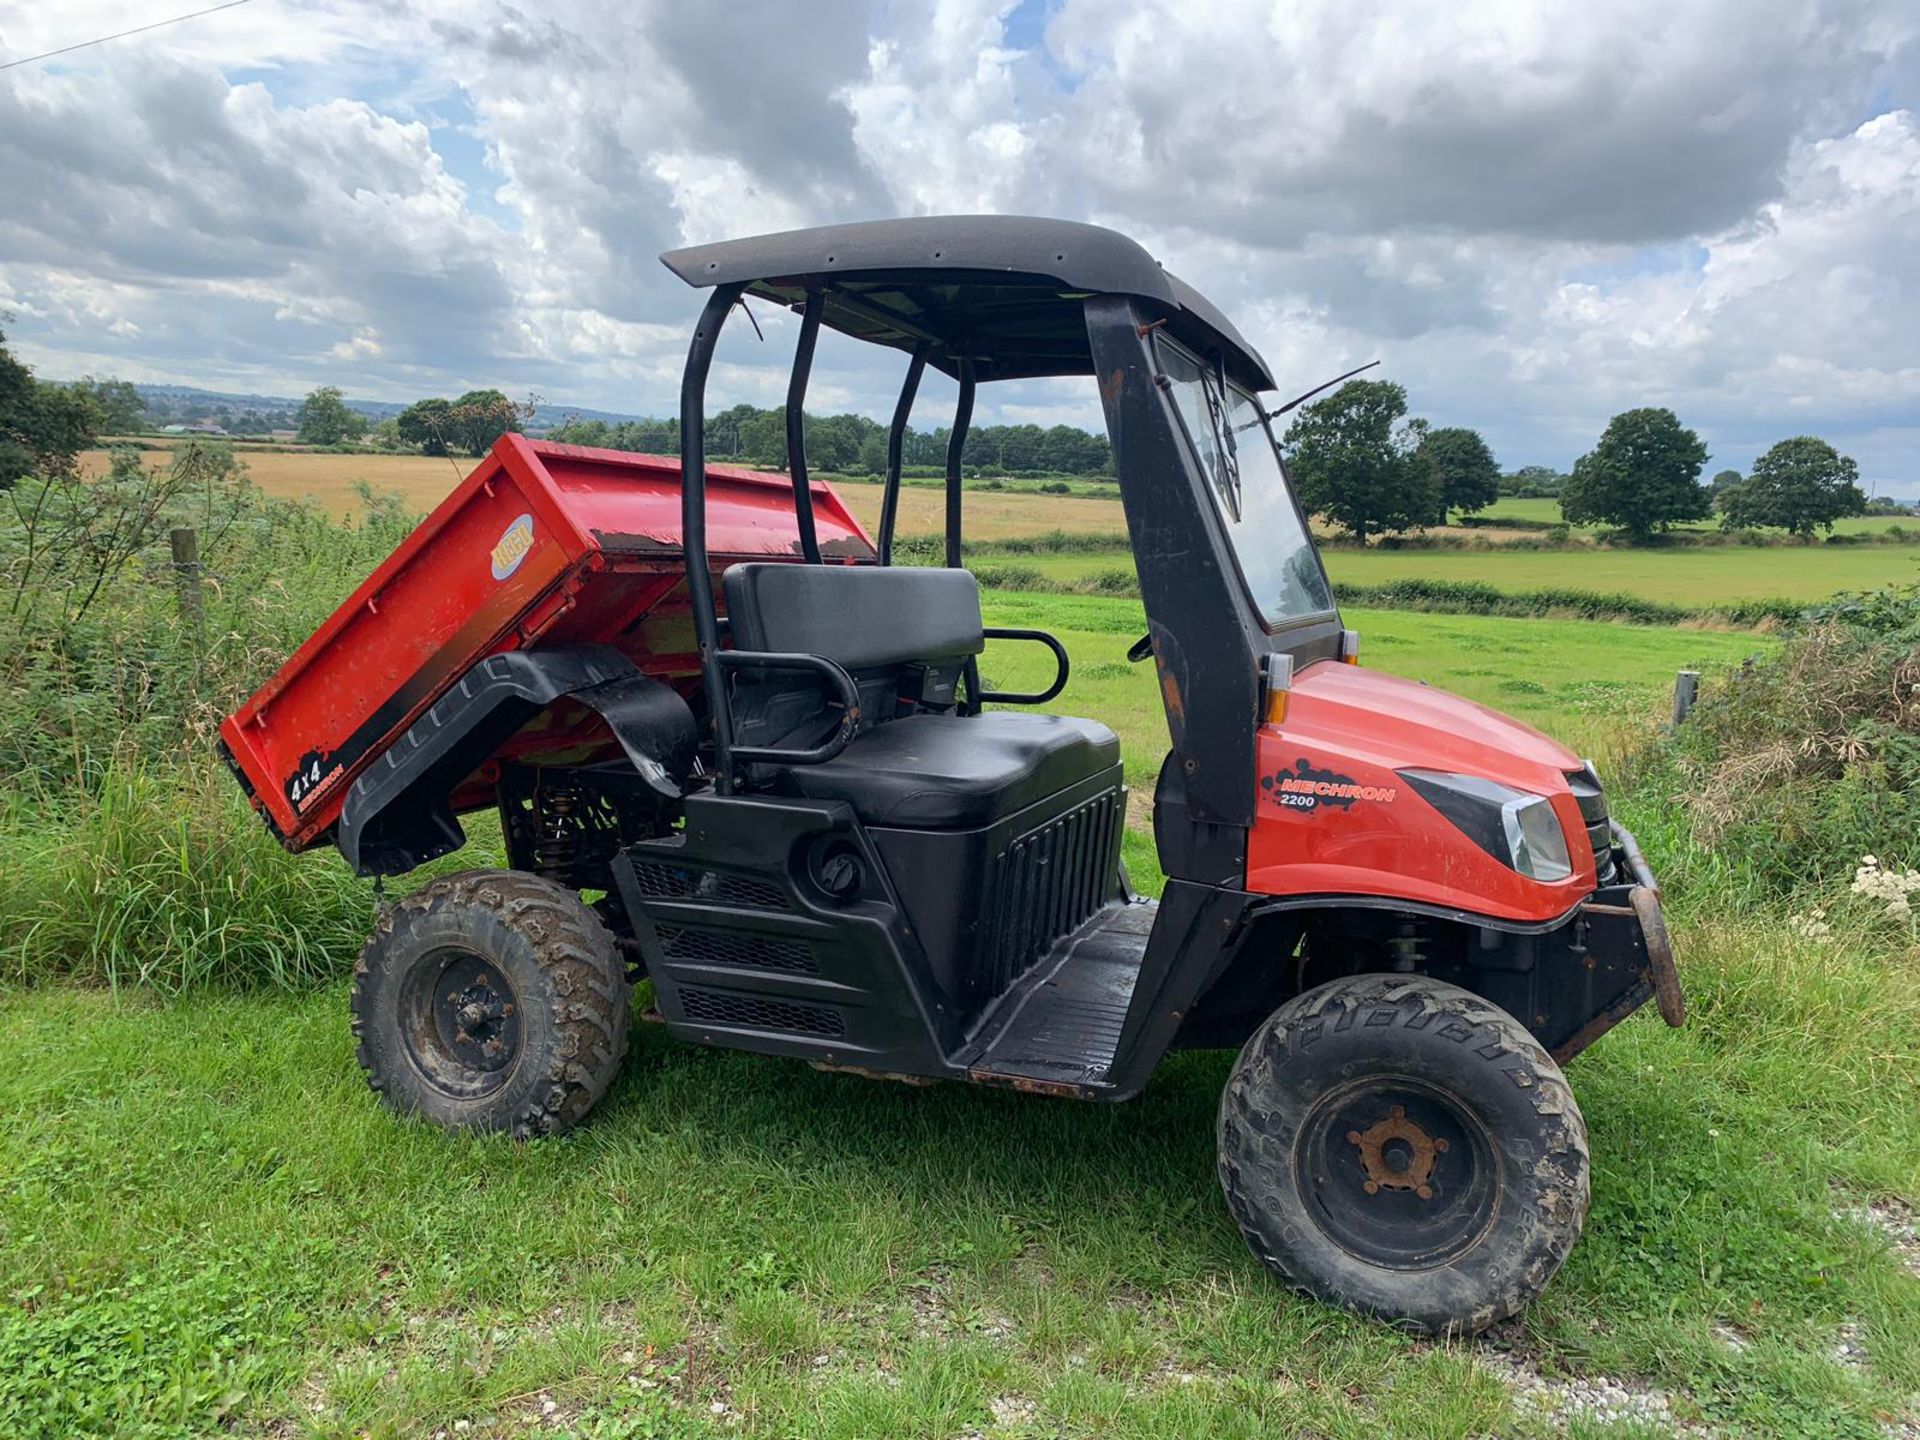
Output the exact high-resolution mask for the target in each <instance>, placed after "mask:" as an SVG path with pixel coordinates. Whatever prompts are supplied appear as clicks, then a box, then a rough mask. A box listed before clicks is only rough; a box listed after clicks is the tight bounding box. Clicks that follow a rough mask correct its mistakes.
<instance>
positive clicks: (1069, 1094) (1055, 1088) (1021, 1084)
mask: <svg viewBox="0 0 1920 1440" xmlns="http://www.w3.org/2000/svg"><path fill="white" fill-rule="evenodd" d="M967 1078H968V1079H969V1080H971V1081H973V1082H974V1083H975V1084H976V1085H1004V1086H1006V1087H1007V1088H1008V1089H1010V1090H1018V1091H1020V1092H1021V1094H1023V1095H1051V1096H1053V1097H1054V1098H1056V1099H1060V1100H1085V1099H1088V1098H1089V1097H1091V1096H1092V1094H1093V1092H1092V1091H1091V1090H1090V1089H1088V1088H1087V1087H1086V1086H1085V1085H1075V1084H1073V1083H1072V1082H1070V1081H1066V1080H1036V1079H1035V1078H1034V1077H1033V1076H1031V1075H1002V1074H1000V1073H999V1072H998V1071H995V1070H969V1071H967Z"/></svg>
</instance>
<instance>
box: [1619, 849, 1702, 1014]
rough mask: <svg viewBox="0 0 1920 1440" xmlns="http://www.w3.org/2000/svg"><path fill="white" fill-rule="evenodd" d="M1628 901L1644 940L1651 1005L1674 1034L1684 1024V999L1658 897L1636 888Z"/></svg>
mask: <svg viewBox="0 0 1920 1440" xmlns="http://www.w3.org/2000/svg"><path fill="white" fill-rule="evenodd" d="M1627 899H1628V901H1629V902H1630V903H1631V904H1632V906H1633V910H1634V913H1635V914H1636V915H1638V916H1639V917H1640V933H1641V934H1642V935H1643V936H1644V937H1645V938H1646V942H1647V969H1648V971H1649V973H1650V975H1651V978H1652V980H1653V1000H1654V1003H1655V1004H1656V1005H1658V1006H1659V1007H1660V1018H1661V1019H1662V1020H1664V1021H1666V1022H1667V1024H1669V1025H1671V1026H1673V1027H1674V1028H1675V1029H1676V1030H1677V1029H1679V1027H1680V1026H1682V1025H1684V1024H1686V1023H1687V998H1686V996H1684V995H1682V994H1681V993H1680V974H1679V972H1678V971H1677V970H1675V969H1674V968H1673V940H1672V937H1670V936H1669V935H1668V934H1667V919H1666V916H1665V915H1663V914H1662V913H1661V910H1660V893H1659V892H1658V891H1657V890H1652V889H1649V888H1648V887H1647V886H1645V885H1636V886H1634V887H1633V889H1632V890H1630V891H1628V892H1627Z"/></svg>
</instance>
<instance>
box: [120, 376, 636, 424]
mask: <svg viewBox="0 0 1920 1440" xmlns="http://www.w3.org/2000/svg"><path fill="white" fill-rule="evenodd" d="M134 388H135V389H136V390H138V391H139V392H140V398H141V399H142V400H143V401H145V402H146V406H147V410H148V412H149V413H150V414H151V415H152V416H153V417H154V418H155V419H160V420H166V421H177V422H179V423H182V424H187V423H191V422H192V421H195V420H218V421H220V422H221V423H223V424H225V423H226V422H227V421H229V420H237V419H239V418H240V417H241V416H243V415H245V416H252V417H255V418H256V419H258V420H259V421H261V422H264V423H262V424H261V425H260V426H259V428H261V429H271V430H291V429H292V428H293V427H294V424H295V423H296V422H295V420H294V418H293V417H294V413H295V412H296V411H297V410H299V408H300V397H299V396H294V395H254V394H246V393H242V392H239V391H233V390H203V389H201V388H200V387H199V386H197V385H143V384H139V383H138V382H136V383H135V385H134ZM344 398H345V399H346V403H347V406H348V408H349V409H351V410H355V411H357V412H359V413H360V414H362V415H364V416H366V417H367V419H368V420H369V421H371V422H372V423H374V424H376V425H377V424H379V423H380V422H381V421H382V420H386V419H389V418H390V417H392V416H395V415H398V414H399V413H400V412H401V411H402V410H404V409H406V408H407V406H409V405H411V404H412V403H413V401H412V400H399V401H396V400H358V399H355V398H354V397H353V396H351V395H349V396H346V397H344ZM416 398H418V397H416ZM644 418H646V417H644V416H640V415H628V414H622V413H620V412H618V411H614V410H591V409H587V408H585V407H583V406H579V405H549V404H544V403H543V404H540V405H536V406H535V407H534V411H533V419H532V420H531V421H529V422H528V426H527V428H528V429H530V430H550V429H552V428H553V427H554V426H556V425H563V424H565V423H566V422H567V421H569V420H604V421H606V422H607V423H608V424H610V425H614V424H619V423H620V422H622V421H630V420H640V419H644ZM227 428H229V429H232V428H235V427H233V426H231V425H229V426H228V427H227ZM247 428H252V427H247Z"/></svg>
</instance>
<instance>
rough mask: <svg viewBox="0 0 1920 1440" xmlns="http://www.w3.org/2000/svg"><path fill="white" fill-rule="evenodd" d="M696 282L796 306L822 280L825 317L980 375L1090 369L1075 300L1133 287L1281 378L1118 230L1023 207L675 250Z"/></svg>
mask: <svg viewBox="0 0 1920 1440" xmlns="http://www.w3.org/2000/svg"><path fill="white" fill-rule="evenodd" d="M660 259H661V261H662V262H663V263H664V264H665V265H666V266H667V268H668V269H670V270H671V271H673V273H674V274H676V275H678V276H679V277H680V278H681V279H682V280H684V281H686V282H687V283H688V284H689V285H693V286H697V287H702V288H704V287H707V286H712V285H744V286H745V287H746V293H747V294H749V295H758V296H761V297H763V298H765V299H768V300H773V301H776V302H778V303H780V304H783V305H790V306H796V307H797V306H798V305H800V304H801V303H802V302H803V301H804V299H805V297H806V294H807V292H808V291H809V290H811V289H815V288H820V289H823V290H824V292H825V294H824V301H823V307H824V308H823V310H822V313H821V323H822V324H824V325H828V326H831V327H832V328H833V329H835V330H839V331H841V332H843V333H844V334H847V335H850V336H853V337H854V338H855V339H858V340H868V341H872V342H874V343H875V344H880V345H890V346H893V347H895V348H897V349H901V350H914V349H916V348H918V347H919V346H921V345H925V346H926V347H927V363H928V364H930V365H933V366H934V367H935V368H937V369H940V370H943V371H945V372H946V373H947V374H949V375H957V374H958V373H959V367H960V364H961V362H962V361H966V362H970V363H971V365H972V367H973V373H974V375H975V377H976V378H977V379H980V380H1013V379H1025V378H1032V377H1039V376H1051V375H1087V374H1091V373H1092V370H1093V359H1092V356H1091V354H1090V353H1089V350H1088V345H1087V327H1086V318H1085V315H1084V313H1083V311H1082V307H1081V302H1082V301H1083V300H1085V299H1086V297H1087V296H1089V295H1095V294H1121V295H1133V296H1138V297H1139V298H1141V299H1142V300H1145V301H1148V302H1149V303H1150V305H1151V306H1152V308H1154V309H1156V310H1158V311H1159V312H1161V314H1162V315H1163V316H1164V318H1165V319H1166V320H1167V321H1168V323H1169V325H1170V326H1171V327H1172V328H1173V329H1175V330H1176V331H1177V332H1180V333H1181V334H1183V335H1184V336H1185V337H1186V338H1187V339H1188V340H1189V341H1191V342H1192V343H1195V344H1197V345H1199V346H1200V347H1201V348H1203V349H1218V350H1220V351H1221V352H1222V354H1223V357H1224V359H1225V362H1226V365H1227V368H1228V369H1229V370H1230V371H1232V372H1234V373H1235V374H1236V375H1237V376H1238V377H1239V378H1240V379H1241V380H1243V381H1245V382H1247V383H1250V384H1252V385H1254V386H1255V387H1256V388H1258V389H1263V390H1266V389H1272V388H1273V378H1272V376H1271V375H1270V374H1269V373H1268V371H1267V366H1266V362H1265V361H1264V360H1262V359H1261V358H1260V355H1259V352H1257V351H1256V350H1254V348H1253V347H1252V346H1251V345H1249V344H1248V343H1247V342H1246V341H1245V340H1244V339H1243V338H1242V337H1241V335H1240V332H1239V331H1238V330H1236V329H1234V327H1233V324H1232V322H1231V321H1229V320H1228V319H1227V318H1226V316H1224V315H1222V314H1221V313H1220V312H1219V311H1218V310H1217V309H1215V308H1214V306H1213V305H1212V304H1211V303H1209V302H1208V301H1207V299H1206V298H1205V297H1204V296H1202V295H1201V294H1200V292H1199V291H1197V290H1195V289H1194V288H1193V287H1192V286H1191V285H1188V284H1187V283H1186V282H1184V281H1183V280H1181V279H1179V278H1178V277H1177V276H1174V275H1171V274H1169V273H1168V272H1167V271H1166V270H1164V269H1162V268H1161V266H1160V263H1159V262H1158V261H1157V260H1155V259H1154V258H1153V257H1152V256H1151V255H1149V254H1148V253H1147V252H1146V251H1145V250H1144V249H1142V248H1141V246H1140V245H1139V244H1138V243H1137V242H1135V241H1133V240H1130V239H1128V238H1127V237H1126V236H1125V235H1122V234H1120V233H1119V232H1117V231H1114V230H1107V229H1103V228H1102V227H1100V226H1097V225H1082V224H1079V223H1077V222H1074V221H1070V220H1046V219H1038V218H1035V217H1031V216H1023V215H929V216H917V217H914V218H910V219H903V220H871V221H865V222H862V223H859V224H852V225H826V226H821V227H820V228H818V229H813V230H789V231H786V232H784V233H782V234H778V235H758V236H753V237H751V238H748V239H744V240H723V241H720V242H718V243H716V244H712V245H694V246H689V247H688V248H686V249H684V250H670V251H668V252H667V253H666V254H664V255H662V256H661V257H660Z"/></svg>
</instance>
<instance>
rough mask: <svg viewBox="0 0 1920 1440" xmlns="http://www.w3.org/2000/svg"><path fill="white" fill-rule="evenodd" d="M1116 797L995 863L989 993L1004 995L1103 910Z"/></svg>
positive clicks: (1036, 833)
mask: <svg viewBox="0 0 1920 1440" xmlns="http://www.w3.org/2000/svg"><path fill="white" fill-rule="evenodd" d="M1119 806H1120V792H1119V791H1118V790H1109V791H1107V792H1106V793H1104V794H1102V795H1096V796H1095V797H1094V798H1093V799H1091V800H1089V801H1087V802H1085V803H1084V804H1082V805H1079V806H1076V807H1075V808H1074V809H1072V810H1069V811H1067V813H1066V814H1064V815H1060V816H1056V817H1055V818H1054V819H1052V820H1049V821H1048V822H1047V823H1046V824H1044V825H1040V826H1037V827H1035V828H1034V829H1032V830H1029V831H1028V832H1027V833H1026V834H1024V835H1022V836H1020V837H1019V838H1018V839H1017V840H1015V841H1013V843H1012V844H1010V845H1008V846H1007V848H1006V850H1005V851H1003V852H1002V853H1001V854H1000V855H998V856H996V857H995V859H994V862H993V871H992V878H991V899H990V900H989V901H988V914H987V924H986V927H985V934H984V936H983V938H982V941H981V956H980V964H981V971H982V982H981V983H982V988H983V992H984V993H986V994H994V993H996V992H998V991H1001V990H1004V989H1005V988H1006V987H1007V986H1008V985H1010V984H1012V983H1013V981H1014V980H1015V979H1016V978H1018V977H1019V976H1020V975H1021V974H1023V973H1025V971H1026V970H1027V969H1028V967H1029V966H1031V965H1032V964H1033V963H1034V961H1036V960H1038V959H1039V958H1040V956H1041V955H1042V954H1044V953H1045V952H1046V950H1047V948H1048V947H1049V946H1051V945H1052V944H1053V942H1054V941H1055V940H1057V939H1059V938H1060V937H1061V936H1062V935H1065V934H1068V933H1070V932H1071V931H1073V930H1074V929H1076V928H1078V926H1079V925H1080V924H1081V922H1082V921H1084V920H1085V919H1086V918H1087V917H1088V916H1089V915H1091V914H1093V912H1094V911H1096V910H1098V909H1099V908H1100V904H1101V901H1102V900H1103V899H1104V898H1105V895H1106V885H1107V880H1108V878H1109V877H1110V876H1111V875H1112V874H1113V868H1114V847H1115V846H1116V845H1117V844H1118V843H1119V840H1118V836H1117V833H1116V832H1117V821H1118V819H1119Z"/></svg>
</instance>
